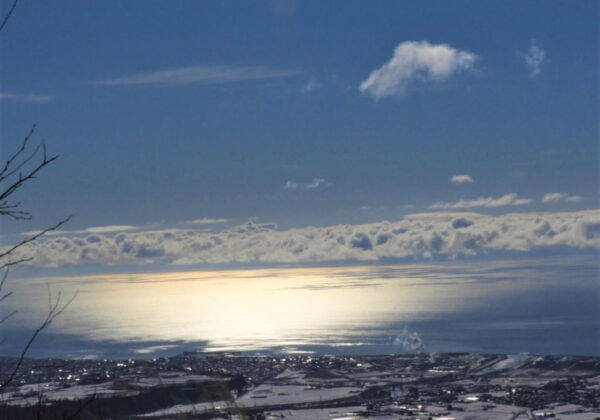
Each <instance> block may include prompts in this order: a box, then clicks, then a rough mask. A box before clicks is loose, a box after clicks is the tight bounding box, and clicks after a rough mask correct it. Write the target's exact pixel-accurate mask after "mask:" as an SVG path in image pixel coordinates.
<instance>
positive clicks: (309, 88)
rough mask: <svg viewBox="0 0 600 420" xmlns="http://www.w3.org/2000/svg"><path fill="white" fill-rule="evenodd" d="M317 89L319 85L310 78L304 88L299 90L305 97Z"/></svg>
mask: <svg viewBox="0 0 600 420" xmlns="http://www.w3.org/2000/svg"><path fill="white" fill-rule="evenodd" d="M318 87H319V83H318V82H317V81H316V80H315V79H313V78H311V79H310V80H309V81H308V82H306V84H305V85H304V86H302V88H301V89H300V93H301V94H303V95H306V94H308V93H310V92H312V91H313V90H315V89H316V88H318Z"/></svg>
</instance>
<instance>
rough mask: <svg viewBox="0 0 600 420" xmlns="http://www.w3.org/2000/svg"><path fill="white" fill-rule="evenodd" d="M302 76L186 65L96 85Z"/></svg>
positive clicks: (256, 68) (291, 72)
mask: <svg viewBox="0 0 600 420" xmlns="http://www.w3.org/2000/svg"><path fill="white" fill-rule="evenodd" d="M299 74H302V73H301V72H299V71H297V70H282V69H272V68H269V67H262V66H253V67H236V66H190V67H179V68H175V69H168V70H160V71H154V72H147V73H138V74H134V75H131V76H123V77H118V78H116V79H109V80H101V81H98V82H95V83H94V84H96V85H104V86H117V85H123V86H128V85H150V86H181V85H191V84H203V85H216V84H222V83H232V82H243V81H250V80H267V79H282V78H287V77H293V76H297V75H299Z"/></svg>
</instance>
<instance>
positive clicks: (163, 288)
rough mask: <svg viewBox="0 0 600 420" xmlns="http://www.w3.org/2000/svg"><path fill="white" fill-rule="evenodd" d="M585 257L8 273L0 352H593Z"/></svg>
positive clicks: (598, 305) (596, 345)
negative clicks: (50, 316) (56, 310)
mask: <svg viewBox="0 0 600 420" xmlns="http://www.w3.org/2000/svg"><path fill="white" fill-rule="evenodd" d="M599 266H600V265H599V261H598V257H597V256H596V255H585V256H559V257H544V258H536V259H511V260H477V261H435V262H433V261H432V262H426V263H401V264H389V265H382V264H367V265H360V264H351V265H345V266H335V267H303V268H297V267H277V268H236V269H210V270H206V269H205V270H177V269H174V270H173V271H165V270H164V269H163V270H161V271H155V272H138V271H135V270H131V271H130V272H124V273H114V272H111V273H109V274H103V273H102V272H101V271H102V270H101V269H98V270H97V271H98V273H97V274H89V273H88V274H85V275H61V276H57V275H54V276H53V275H48V274H51V272H50V271H47V272H40V273H41V274H47V275H39V276H29V277H19V276H18V273H16V274H14V275H11V276H9V278H8V279H7V282H6V285H5V287H4V289H5V290H6V291H12V292H13V293H12V295H11V296H9V297H8V298H7V299H5V301H4V302H3V303H2V307H1V309H0V311H1V312H2V316H5V315H8V314H10V313H11V312H13V311H17V313H16V314H14V315H13V316H11V317H10V318H9V319H7V320H6V321H5V322H4V323H2V324H0V336H1V337H2V338H3V342H2V344H0V355H4V356H9V355H18V354H20V352H21V351H22V349H23V348H24V346H25V344H26V343H27V340H28V339H29V338H30V337H31V335H32V334H33V333H34V331H35V329H36V328H37V327H38V326H39V325H40V324H41V323H42V322H43V320H44V318H45V316H46V315H47V312H48V308H49V305H52V304H53V303H55V302H56V299H58V298H59V297H60V303H59V307H60V305H62V304H63V303H66V302H68V301H69V300H70V299H71V298H73V297H74V298H73V300H72V302H71V303H70V304H69V305H68V306H67V307H66V308H65V310H64V311H63V312H62V313H61V314H60V315H59V316H58V317H57V318H56V319H55V320H54V321H53V323H52V324H51V325H50V326H49V327H48V328H46V329H45V330H44V331H42V332H41V333H40V334H39V336H38V337H37V338H36V340H35V341H34V343H33V345H32V346H31V348H30V349H29V352H28V356H30V357H39V358H65V359H71V358H78V359H133V358H156V357H161V356H171V355H175V354H178V353H182V352H185V351H193V352H199V353H206V354H209V353H212V352H233V353H237V354H244V355H290V356H291V355H299V354H302V355H342V354H345V355H348V354H355V355H365V354H406V353H419V352H426V353H453V352H468V353H533V354H565V355H595V356H600V276H599V275H600V271H599Z"/></svg>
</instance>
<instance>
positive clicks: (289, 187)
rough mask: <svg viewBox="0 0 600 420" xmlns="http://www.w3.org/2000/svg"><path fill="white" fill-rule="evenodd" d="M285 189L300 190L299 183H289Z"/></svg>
mask: <svg viewBox="0 0 600 420" xmlns="http://www.w3.org/2000/svg"><path fill="white" fill-rule="evenodd" d="M283 188H284V189H286V190H295V189H296V188H298V183H297V182H294V181H287V182H286V183H285V186H284V187H283Z"/></svg>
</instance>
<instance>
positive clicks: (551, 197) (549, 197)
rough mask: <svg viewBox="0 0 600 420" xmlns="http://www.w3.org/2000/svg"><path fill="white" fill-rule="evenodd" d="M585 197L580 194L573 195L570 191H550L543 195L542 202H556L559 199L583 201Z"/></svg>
mask: <svg viewBox="0 0 600 420" xmlns="http://www.w3.org/2000/svg"><path fill="white" fill-rule="evenodd" d="M582 199H583V198H582V197H581V196H579V195H571V194H570V193H558V192H555V193H548V194H544V196H543V197H542V203H555V202H558V201H571V202H576V201H581V200H582Z"/></svg>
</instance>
